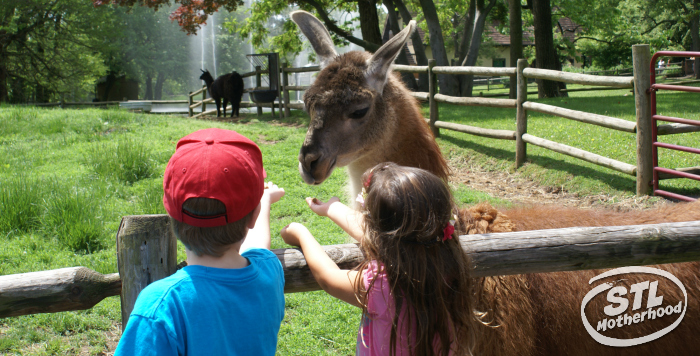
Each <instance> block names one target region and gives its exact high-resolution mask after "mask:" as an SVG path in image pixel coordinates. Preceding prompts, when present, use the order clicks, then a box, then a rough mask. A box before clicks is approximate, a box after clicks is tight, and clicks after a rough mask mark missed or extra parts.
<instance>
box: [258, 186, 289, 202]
mask: <svg viewBox="0 0 700 356" xmlns="http://www.w3.org/2000/svg"><path fill="white" fill-rule="evenodd" d="M266 194H267V196H268V197H269V198H270V204H274V203H276V202H278V201H280V199H282V197H283V196H284V188H280V187H278V186H277V184H274V183H272V182H267V183H265V190H263V197H264V196H265V195H266Z"/></svg>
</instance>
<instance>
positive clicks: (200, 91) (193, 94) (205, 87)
mask: <svg viewBox="0 0 700 356" xmlns="http://www.w3.org/2000/svg"><path fill="white" fill-rule="evenodd" d="M206 90H207V86H206V85H205V86H204V87H202V89H199V90H197V91H193V92H192V94H190V95H192V96H195V95H198V94H201V93H202V92H203V91H206Z"/></svg>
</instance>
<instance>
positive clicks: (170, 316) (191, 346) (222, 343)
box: [115, 249, 284, 356]
mask: <svg viewBox="0 0 700 356" xmlns="http://www.w3.org/2000/svg"><path fill="white" fill-rule="evenodd" d="M242 256H243V257H246V258H247V259H248V261H249V263H250V264H249V265H248V266H247V267H244V268H241V269H223V268H212V267H204V266H187V267H185V268H183V269H181V270H179V271H177V272H176V273H175V274H173V275H172V276H170V277H167V278H164V279H161V280H159V281H156V282H153V283H151V284H150V285H148V286H147V287H146V288H144V290H143V291H141V294H139V296H138V298H137V300H136V304H135V305H134V310H133V311H132V312H131V315H130V316H129V322H128V323H127V325H126V328H125V329H124V333H123V334H122V337H121V340H120V341H119V345H118V346H117V350H116V352H115V356H116V355H274V354H275V351H276V349H277V333H278V332H279V329H280V324H281V323H282V318H283V317H284V272H283V271H282V265H281V264H280V262H279V259H278V258H277V256H275V254H274V253H272V252H271V251H269V250H265V249H251V250H248V251H246V252H244V253H243V254H242Z"/></svg>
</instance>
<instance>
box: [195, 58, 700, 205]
mask: <svg viewBox="0 0 700 356" xmlns="http://www.w3.org/2000/svg"><path fill="white" fill-rule="evenodd" d="M632 54H633V64H634V65H633V67H632V68H631V69H628V70H631V71H632V73H633V74H634V75H633V76H598V75H590V74H579V73H567V72H560V71H554V70H546V69H537V68H526V65H527V62H526V60H524V59H521V60H519V61H518V65H517V67H508V68H494V67H440V66H435V61H434V60H430V61H429V65H427V66H406V65H395V66H394V67H393V68H394V70H395V71H398V72H409V73H427V74H428V78H429V81H430V82H429V92H427V93H426V92H413V93H412V95H413V96H414V97H415V98H417V99H419V100H422V101H428V102H429V107H430V115H429V119H426V121H427V122H428V123H429V125H430V128H431V129H432V131H433V133H434V134H435V135H436V136H439V135H440V129H446V130H453V131H458V132H462V133H467V134H470V135H476V136H481V137H487V138H492V139H499V140H512V141H515V148H516V153H515V166H516V168H519V167H520V166H521V165H522V164H523V163H524V162H525V160H526V158H527V144H531V145H535V146H539V147H542V148H544V149H548V150H551V151H555V152H558V153H561V154H565V155H569V156H571V157H574V158H577V159H580V160H584V161H587V162H590V163H593V164H597V165H600V166H603V167H606V168H609V169H612V170H615V171H618V172H622V173H625V174H628V175H631V176H634V177H636V181H637V183H636V193H637V195H648V194H650V193H651V186H652V184H651V182H652V178H653V177H652V169H653V167H652V155H651V147H652V146H651V109H650V105H649V78H650V72H649V63H650V60H651V54H650V51H649V46H648V45H635V46H633V48H632ZM675 69H676V68H674V67H667V68H662V69H657V71H663V70H675ZM318 70H320V68H319V67H318V66H316V67H306V68H287V67H286V66H285V65H282V66H281V68H280V71H279V72H280V75H281V76H282V80H281V82H282V85H281V91H282V98H281V100H280V102H279V107H280V115H282V110H284V117H289V115H290V109H303V108H304V106H303V103H290V100H289V92H290V91H303V90H306V89H308V88H309V87H308V86H291V85H289V84H288V83H289V78H288V76H289V74H290V73H300V72H315V71H318ZM620 72H623V70H616V71H613V73H615V74H619V73H620ZM261 73H266V71H260V70H259V68H256V70H255V71H253V72H250V73H245V74H243V76H246V77H247V76H252V75H256V76H257V77H256V78H257V86H258V87H259V85H260V80H259V77H260V74H261ZM436 74H451V75H479V76H485V77H501V76H508V77H510V78H511V80H513V79H512V78H515V85H516V86H517V98H516V99H497V98H492V97H487V96H486V95H484V96H483V97H453V96H448V95H444V94H440V93H438V91H437V89H438V86H437V82H436V80H437V79H436V78H437V75H436ZM538 79H541V80H552V81H558V82H564V83H570V84H581V85H586V86H592V87H589V88H583V89H569V90H568V91H578V90H611V89H630V90H632V91H633V92H634V96H635V111H636V122H632V121H627V120H623V119H619V118H615V117H610V116H605V115H598V114H593V113H587V112H582V111H576V110H570V109H566V108H561V107H557V106H553V105H548V104H542V103H537V102H532V101H528V94H532V93H528V91H527V81H528V80H530V81H531V80H538ZM692 82H696V81H684V82H683V83H692ZM511 85H513V83H511ZM253 89H257V88H253ZM199 93H202V94H203V96H202V99H203V100H202V101H199V102H197V103H193V102H192V98H193V97H194V96H195V95H198V94H199ZM489 96H495V95H489ZM205 98H206V90H205V89H202V90H199V91H197V92H194V93H190V116H194V117H197V116H200V115H206V114H208V113H212V112H215V111H214V110H211V111H205V110H204V107H203V108H202V113H201V114H198V115H193V112H192V109H193V108H195V107H198V106H199V105H202V106H204V105H206V103H211V102H212V100H211V99H206V100H204V99H205ZM439 103H450V104H456V105H466V106H481V107H496V108H512V109H515V113H514V115H515V118H516V120H515V127H514V130H494V129H487V128H480V127H475V126H469V125H463V124H456V123H450V122H445V121H440V120H439V105H438V104H439ZM241 106H242V107H251V106H256V104H254V103H250V102H247V103H246V102H244V103H241ZM257 106H258V114H259V115H260V114H262V111H261V109H260V105H259V104H257ZM267 106H272V107H273V115H274V106H275V105H270V104H267ZM529 111H536V112H540V113H545V114H549V115H555V116H559V117H562V118H565V119H569V120H575V121H579V122H583V123H586V124H591V125H597V126H601V127H605V128H607V129H611V130H618V131H622V132H627V133H630V134H634V135H636V142H637V147H636V162H635V164H629V163H626V162H621V161H618V160H616V159H613V158H610V157H604V156H601V155H598V154H595V153H592V152H589V151H586V150H584V149H581V148H577V147H572V146H569V145H566V144H564V143H560V142H554V141H551V140H547V139H544V138H541V137H537V136H534V135H532V134H529V133H528V132H527V113H528V112H529ZM696 131H700V127H698V126H693V125H685V124H667V125H660V126H659V128H658V132H659V135H671V134H677V133H686V132H696ZM679 170H681V171H683V172H690V173H694V174H700V168H698V167H686V168H679ZM672 178H677V177H676V176H673V175H663V176H661V177H660V179H672Z"/></svg>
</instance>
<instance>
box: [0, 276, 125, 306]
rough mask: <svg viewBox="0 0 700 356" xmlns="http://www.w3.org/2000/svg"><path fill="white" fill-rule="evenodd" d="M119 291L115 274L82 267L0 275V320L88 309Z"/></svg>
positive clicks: (119, 285) (120, 284) (117, 293)
mask: <svg viewBox="0 0 700 356" xmlns="http://www.w3.org/2000/svg"><path fill="white" fill-rule="evenodd" d="M121 289H122V283H121V280H120V279H119V274H118V273H112V274H107V275H102V274H100V273H97V272H95V271H93V270H91V269H89V268H85V267H68V268H61V269H56V270H52V271H41V272H29V273H20V274H12V275H7V276H0V318H6V317H9V316H19V315H27V314H38V313H55V312H61V311H66V310H84V309H90V308H92V307H93V306H94V305H95V304H97V303H99V302H100V301H101V300H103V299H105V298H107V297H111V296H115V295H119V292H120V291H121Z"/></svg>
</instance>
